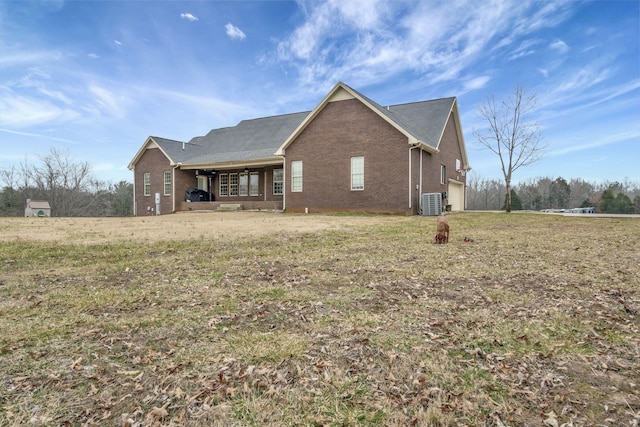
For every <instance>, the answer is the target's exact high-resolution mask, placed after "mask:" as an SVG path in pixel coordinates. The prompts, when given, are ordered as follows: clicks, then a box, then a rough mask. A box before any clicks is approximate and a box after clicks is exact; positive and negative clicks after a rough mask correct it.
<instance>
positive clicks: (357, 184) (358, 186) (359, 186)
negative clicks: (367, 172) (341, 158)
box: [351, 156, 364, 190]
mask: <svg viewBox="0 0 640 427" xmlns="http://www.w3.org/2000/svg"><path fill="white" fill-rule="evenodd" d="M351 190H364V156H358V157H352V158H351Z"/></svg>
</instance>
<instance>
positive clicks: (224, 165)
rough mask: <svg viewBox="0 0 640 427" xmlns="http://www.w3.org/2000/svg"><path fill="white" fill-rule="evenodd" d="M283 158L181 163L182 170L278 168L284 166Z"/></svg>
mask: <svg viewBox="0 0 640 427" xmlns="http://www.w3.org/2000/svg"><path fill="white" fill-rule="evenodd" d="M283 159H284V157H283V156H280V157H277V158H267V159H257V160H247V161H242V160H233V161H229V162H216V163H191V164H187V165H185V164H183V163H181V164H180V166H181V169H216V170H224V169H238V168H240V169H243V168H245V167H261V166H277V165H281V164H283Z"/></svg>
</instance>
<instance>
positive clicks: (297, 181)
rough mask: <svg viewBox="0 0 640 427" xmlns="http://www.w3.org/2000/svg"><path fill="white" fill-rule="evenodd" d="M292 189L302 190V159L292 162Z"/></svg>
mask: <svg viewBox="0 0 640 427" xmlns="http://www.w3.org/2000/svg"><path fill="white" fill-rule="evenodd" d="M291 191H296V192H300V191H302V160H295V161H293V162H291Z"/></svg>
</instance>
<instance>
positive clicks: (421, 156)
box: [418, 148, 424, 214]
mask: <svg viewBox="0 0 640 427" xmlns="http://www.w3.org/2000/svg"><path fill="white" fill-rule="evenodd" d="M422 154H423V153H422V148H420V183H419V184H418V185H419V187H418V214H422V181H423V180H422V158H423V157H424V156H423V155H422Z"/></svg>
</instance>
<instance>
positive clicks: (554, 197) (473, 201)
mask: <svg viewBox="0 0 640 427" xmlns="http://www.w3.org/2000/svg"><path fill="white" fill-rule="evenodd" d="M506 194H507V190H506V186H505V184H504V181H502V180H495V179H491V180H490V179H484V178H481V177H478V176H475V175H473V173H471V174H469V176H468V177H467V209H469V210H504V209H505V203H506ZM510 197H511V209H512V210H535V211H540V210H545V209H558V210H559V209H572V208H580V207H593V208H594V209H595V212H597V213H616V214H634V213H635V214H640V184H639V183H637V182H631V181H624V182H617V181H615V182H603V183H599V184H598V183H592V182H588V181H585V180H583V179H580V178H573V179H570V180H569V181H567V180H566V179H564V178H562V177H558V178H555V179H554V178H549V177H541V178H532V179H530V180H528V181H525V182H522V183H519V184H517V185H514V186H513V187H512V188H511V189H510Z"/></svg>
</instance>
